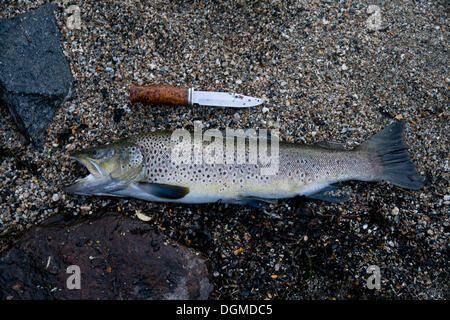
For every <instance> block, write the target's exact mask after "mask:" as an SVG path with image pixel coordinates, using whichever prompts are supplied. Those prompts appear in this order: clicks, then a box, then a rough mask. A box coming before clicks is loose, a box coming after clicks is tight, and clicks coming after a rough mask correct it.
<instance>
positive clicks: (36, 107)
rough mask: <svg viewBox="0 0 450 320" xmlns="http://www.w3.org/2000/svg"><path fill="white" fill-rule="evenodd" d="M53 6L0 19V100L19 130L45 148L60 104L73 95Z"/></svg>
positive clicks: (71, 80)
mask: <svg viewBox="0 0 450 320" xmlns="http://www.w3.org/2000/svg"><path fill="white" fill-rule="evenodd" d="M55 8H56V6H55V5H52V4H49V5H44V6H42V7H41V8H39V9H37V10H34V11H30V12H28V13H25V14H22V15H19V16H17V17H15V18H12V19H1V20H0V101H1V102H2V103H4V104H5V105H7V106H8V108H9V110H10V112H11V114H12V116H13V119H14V121H15V122H16V124H17V126H18V128H19V130H20V131H21V132H22V133H23V134H24V135H25V136H26V137H27V138H28V139H30V140H31V141H32V142H33V143H34V144H35V145H37V146H41V145H42V142H43V138H44V134H45V130H46V128H47V126H48V125H49V123H50V122H51V120H52V118H53V116H54V114H55V111H56V110H57V109H58V108H59V106H60V105H61V103H62V102H63V101H64V100H65V99H67V98H70V97H71V96H72V95H73V78H72V74H71V72H70V66H69V64H68V62H67V59H66V57H65V56H64V54H63V52H62V49H61V45H60V31H59V29H58V26H57V24H56V19H55V16H54V14H53V12H54V10H55Z"/></svg>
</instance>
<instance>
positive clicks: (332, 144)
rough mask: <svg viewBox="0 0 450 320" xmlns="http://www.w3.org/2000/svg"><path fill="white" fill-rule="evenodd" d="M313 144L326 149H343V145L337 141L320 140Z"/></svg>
mask: <svg viewBox="0 0 450 320" xmlns="http://www.w3.org/2000/svg"><path fill="white" fill-rule="evenodd" d="M315 145H316V146H318V147H321V148H324V149H328V150H345V146H344V145H343V144H342V143H339V142H328V141H320V142H317V143H315Z"/></svg>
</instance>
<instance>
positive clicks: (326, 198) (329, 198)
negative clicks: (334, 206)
mask: <svg viewBox="0 0 450 320" xmlns="http://www.w3.org/2000/svg"><path fill="white" fill-rule="evenodd" d="M338 189H339V187H338V186H336V185H330V186H328V187H326V188H324V189H322V190H320V191H319V192H316V193H313V194H310V195H308V196H307V197H308V198H311V199H316V200H321V201H326V202H331V203H338V202H343V201H346V200H347V199H348V194H344V195H342V196H340V197H338V196H333V195H327V194H326V193H327V192H333V191H336V190H338Z"/></svg>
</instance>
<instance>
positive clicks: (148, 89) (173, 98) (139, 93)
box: [130, 84, 189, 106]
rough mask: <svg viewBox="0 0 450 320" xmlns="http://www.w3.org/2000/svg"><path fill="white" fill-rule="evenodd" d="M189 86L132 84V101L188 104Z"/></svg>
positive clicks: (177, 104)
mask: <svg viewBox="0 0 450 320" xmlns="http://www.w3.org/2000/svg"><path fill="white" fill-rule="evenodd" d="M188 91H189V89H187V88H177V87H170V86H137V85H134V84H133V85H131V86H130V100H131V102H146V103H150V104H171V105H176V106H186V105H187V104H188Z"/></svg>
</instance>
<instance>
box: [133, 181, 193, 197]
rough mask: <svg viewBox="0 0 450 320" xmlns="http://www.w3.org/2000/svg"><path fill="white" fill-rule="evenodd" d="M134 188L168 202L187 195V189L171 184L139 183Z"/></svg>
mask: <svg viewBox="0 0 450 320" xmlns="http://www.w3.org/2000/svg"><path fill="white" fill-rule="evenodd" d="M136 186H137V188H139V189H140V190H141V191H143V192H146V193H148V194H151V195H153V196H155V197H158V198H163V199H169V200H176V199H181V198H183V197H184V196H185V195H187V194H188V193H189V188H186V187H180V186H174V185H171V184H162V183H146V182H139V183H137V184H136Z"/></svg>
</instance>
